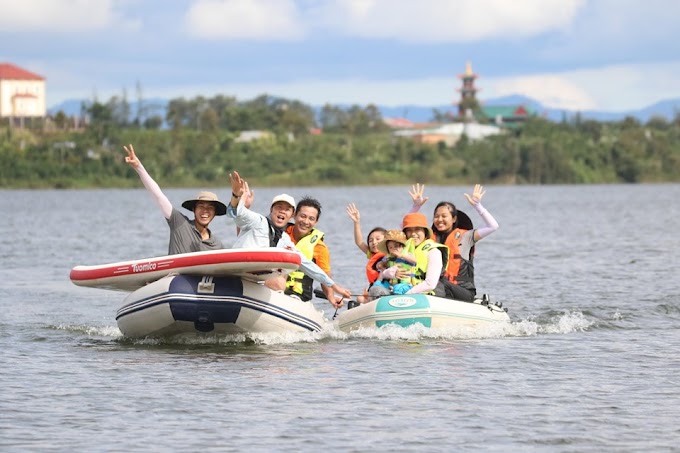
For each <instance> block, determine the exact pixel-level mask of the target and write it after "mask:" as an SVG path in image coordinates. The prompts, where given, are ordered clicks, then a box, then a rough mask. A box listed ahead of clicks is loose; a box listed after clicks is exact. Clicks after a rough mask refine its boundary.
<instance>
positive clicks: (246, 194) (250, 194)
mask: <svg viewBox="0 0 680 453" xmlns="http://www.w3.org/2000/svg"><path fill="white" fill-rule="evenodd" d="M244 183H245V184H244V186H245V189H244V191H243V206H245V207H246V208H248V209H250V207H251V206H252V205H253V201H255V191H254V190H250V186H249V185H248V181H244Z"/></svg>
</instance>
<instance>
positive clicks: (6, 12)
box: [0, 0, 120, 33]
mask: <svg viewBox="0 0 680 453" xmlns="http://www.w3.org/2000/svg"><path fill="white" fill-rule="evenodd" d="M119 21H120V18H119V17H118V15H117V13H116V11H115V8H114V4H113V1H112V0H0V31H13V32H17V31H18V32H30V31H48V32H66V33H75V32H82V31H86V30H97V29H102V28H106V27H108V26H110V25H112V24H114V23H117V22H119Z"/></svg>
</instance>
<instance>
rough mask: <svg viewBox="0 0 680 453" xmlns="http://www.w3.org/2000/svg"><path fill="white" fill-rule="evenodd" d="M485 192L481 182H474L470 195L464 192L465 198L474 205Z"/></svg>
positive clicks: (480, 199)
mask: <svg viewBox="0 0 680 453" xmlns="http://www.w3.org/2000/svg"><path fill="white" fill-rule="evenodd" d="M485 193H486V191H485V190H484V187H482V185H481V184H475V189H474V190H473V191H472V196H470V195H468V194H465V198H467V201H468V203H470V204H471V205H472V206H474V205H476V204H477V203H480V202H481V201H482V197H483V196H484V194H485Z"/></svg>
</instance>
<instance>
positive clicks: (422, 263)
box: [407, 239, 449, 294]
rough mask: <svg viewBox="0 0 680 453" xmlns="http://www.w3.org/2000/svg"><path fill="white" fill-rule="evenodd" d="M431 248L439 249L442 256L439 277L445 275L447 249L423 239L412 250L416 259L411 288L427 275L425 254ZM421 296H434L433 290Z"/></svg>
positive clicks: (427, 260)
mask: <svg viewBox="0 0 680 453" xmlns="http://www.w3.org/2000/svg"><path fill="white" fill-rule="evenodd" d="M411 240H412V239H409V241H411ZM407 245H408V244H407ZM411 246H412V245H411ZM432 247H435V248H437V249H439V251H440V252H441V254H442V272H441V275H440V277H441V276H442V275H444V274H445V273H446V265H447V264H448V263H449V248H448V247H447V246H445V245H444V244H440V243H438V242H435V241H433V240H432V239H425V240H424V241H423V242H421V243H420V244H419V245H418V246H417V247H415V249H414V250H413V254H414V255H415V257H416V266H415V271H414V274H415V275H414V276H413V278H412V282H413V283H412V284H413V286H415V285H417V284H418V283H420V282H422V281H424V280H425V276H426V274H427V264H428V262H429V259H428V257H427V254H428V252H429V251H430V250H431V249H432ZM423 294H434V290H432V291H428V292H427V293H423Z"/></svg>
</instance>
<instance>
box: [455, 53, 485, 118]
mask: <svg viewBox="0 0 680 453" xmlns="http://www.w3.org/2000/svg"><path fill="white" fill-rule="evenodd" d="M458 78H459V79H462V80H463V87H462V88H459V89H458V91H460V102H458V116H459V117H460V118H463V119H465V120H471V119H473V117H474V114H475V113H477V112H478V111H479V109H480V106H479V102H478V101H477V97H476V94H477V91H479V90H478V89H477V88H476V87H475V79H476V78H477V74H475V73H474V72H472V63H470V62H469V61H468V62H467V63H466V64H465V72H464V73H463V74H460V75H459V76H458Z"/></svg>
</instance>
